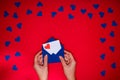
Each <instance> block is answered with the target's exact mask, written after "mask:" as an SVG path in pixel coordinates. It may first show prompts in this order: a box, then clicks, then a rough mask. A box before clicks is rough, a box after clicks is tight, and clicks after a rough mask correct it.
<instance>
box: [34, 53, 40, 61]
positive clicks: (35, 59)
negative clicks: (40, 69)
mask: <svg viewBox="0 0 120 80" xmlns="http://www.w3.org/2000/svg"><path fill="white" fill-rule="evenodd" d="M40 54H42V51H39V52H38V53H37V54H36V55H35V58H34V62H35V63H37V57H38V56H39V55H40Z"/></svg>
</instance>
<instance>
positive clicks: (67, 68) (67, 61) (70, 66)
mask: <svg viewBox="0 0 120 80" xmlns="http://www.w3.org/2000/svg"><path fill="white" fill-rule="evenodd" d="M64 52H65V55H64V56H65V58H63V57H62V56H59V58H60V60H61V63H62V66H63V70H64V73H65V76H66V78H67V79H68V80H75V66H76V61H75V60H74V58H73V56H72V54H71V53H70V52H68V51H66V50H65V51H64Z"/></svg>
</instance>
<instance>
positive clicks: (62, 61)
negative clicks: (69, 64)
mask: <svg viewBox="0 0 120 80" xmlns="http://www.w3.org/2000/svg"><path fill="white" fill-rule="evenodd" d="M59 58H60V61H61V63H62V65H63V66H66V63H65V60H64V58H63V57H62V56H59Z"/></svg>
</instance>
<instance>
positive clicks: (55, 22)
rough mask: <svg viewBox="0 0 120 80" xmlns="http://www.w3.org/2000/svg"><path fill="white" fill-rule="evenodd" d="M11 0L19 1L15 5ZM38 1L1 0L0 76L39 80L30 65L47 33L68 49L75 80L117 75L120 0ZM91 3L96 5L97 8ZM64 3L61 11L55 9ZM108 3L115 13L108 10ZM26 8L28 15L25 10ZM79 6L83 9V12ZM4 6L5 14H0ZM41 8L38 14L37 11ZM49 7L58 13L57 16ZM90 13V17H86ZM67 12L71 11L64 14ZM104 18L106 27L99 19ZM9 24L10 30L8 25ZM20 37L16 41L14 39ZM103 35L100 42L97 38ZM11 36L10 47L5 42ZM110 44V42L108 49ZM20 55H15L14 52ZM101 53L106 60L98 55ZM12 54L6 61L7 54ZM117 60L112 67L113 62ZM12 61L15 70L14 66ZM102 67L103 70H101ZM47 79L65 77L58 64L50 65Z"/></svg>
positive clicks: (117, 79)
mask: <svg viewBox="0 0 120 80" xmlns="http://www.w3.org/2000/svg"><path fill="white" fill-rule="evenodd" d="M15 2H20V3H21V5H20V6H19V7H16V6H15V5H14V3H15ZM38 2H39V0H0V80H38V76H37V74H36V72H35V70H34V68H33V61H34V56H35V54H36V53H37V52H38V51H39V50H41V47H42V44H43V43H44V42H46V41H47V40H48V39H49V38H50V37H54V38H56V39H59V40H60V41H61V43H62V44H63V45H64V47H65V49H66V50H68V51H70V52H71V53H72V54H73V56H74V58H75V60H76V62H77V66H76V79H77V80H120V59H119V58H120V49H119V48H120V43H119V42H120V26H119V24H120V10H119V8H120V1H119V0H106V1H105V0H69V1H68V0H40V2H42V4H43V6H42V7H37V3H38ZM71 4H74V5H76V9H75V10H71V8H70V5H71ZM93 4H99V7H98V9H95V8H94V7H93ZM60 6H63V7H64V11H63V12H59V11H58V8H59V7H60ZM108 8H112V9H113V12H112V13H109V12H108ZM28 9H30V10H31V11H32V14H29V15H27V14H26V11H27V10H28ZM81 9H86V13H85V14H82V13H81V11H80V10H81ZM4 11H7V12H8V13H9V15H8V16H7V17H4ZM39 11H42V16H37V13H38V12H39ZM101 11H102V12H104V17H102V18H101V17H100V15H99V12H101ZM14 12H16V13H17V14H18V19H15V18H13V14H14ZM51 12H56V13H57V14H56V15H55V17H52V16H51ZM88 13H92V14H93V16H92V18H91V19H90V18H89V17H88ZM68 14H72V15H73V16H74V18H73V19H69V18H68ZM112 21H116V23H117V26H112ZM18 23H22V28H21V29H18V28H17V24H18ZM102 23H106V24H107V26H106V28H105V29H104V28H102V27H101V24H102ZM8 26H11V27H12V32H9V31H7V30H6V28H7V27H8ZM111 31H114V33H115V36H114V37H111V36H110V32H111ZM17 36H20V42H16V41H15V38H16V37H17ZM101 37H104V38H106V41H105V42H104V43H102V42H101V41H100V38H101ZM6 41H10V42H11V43H10V45H9V46H8V47H6V46H5V42H6ZM110 46H114V47H115V50H114V52H112V51H111V50H110V48H109V47H110ZM17 51H18V52H20V53H21V56H17V57H16V56H15V53H16V52H17ZM102 53H105V59H104V60H102V59H101V58H100V55H101V54H102ZM6 55H10V59H9V60H7V61H6V59H5V56H6ZM112 63H115V64H116V68H112V67H111V64H112ZM13 65H16V66H17V69H18V70H13V69H12V67H13ZM103 70H105V75H104V76H102V75H101V71H103ZM48 80H66V78H65V75H64V72H63V69H62V65H61V63H54V64H49V76H48Z"/></svg>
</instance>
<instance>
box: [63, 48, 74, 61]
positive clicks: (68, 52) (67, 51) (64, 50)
mask: <svg viewBox="0 0 120 80" xmlns="http://www.w3.org/2000/svg"><path fill="white" fill-rule="evenodd" d="M64 52H65V53H66V54H68V55H69V56H70V58H71V59H72V60H74V61H75V59H74V57H73V56H72V54H71V53H70V52H68V51H66V50H64Z"/></svg>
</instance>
